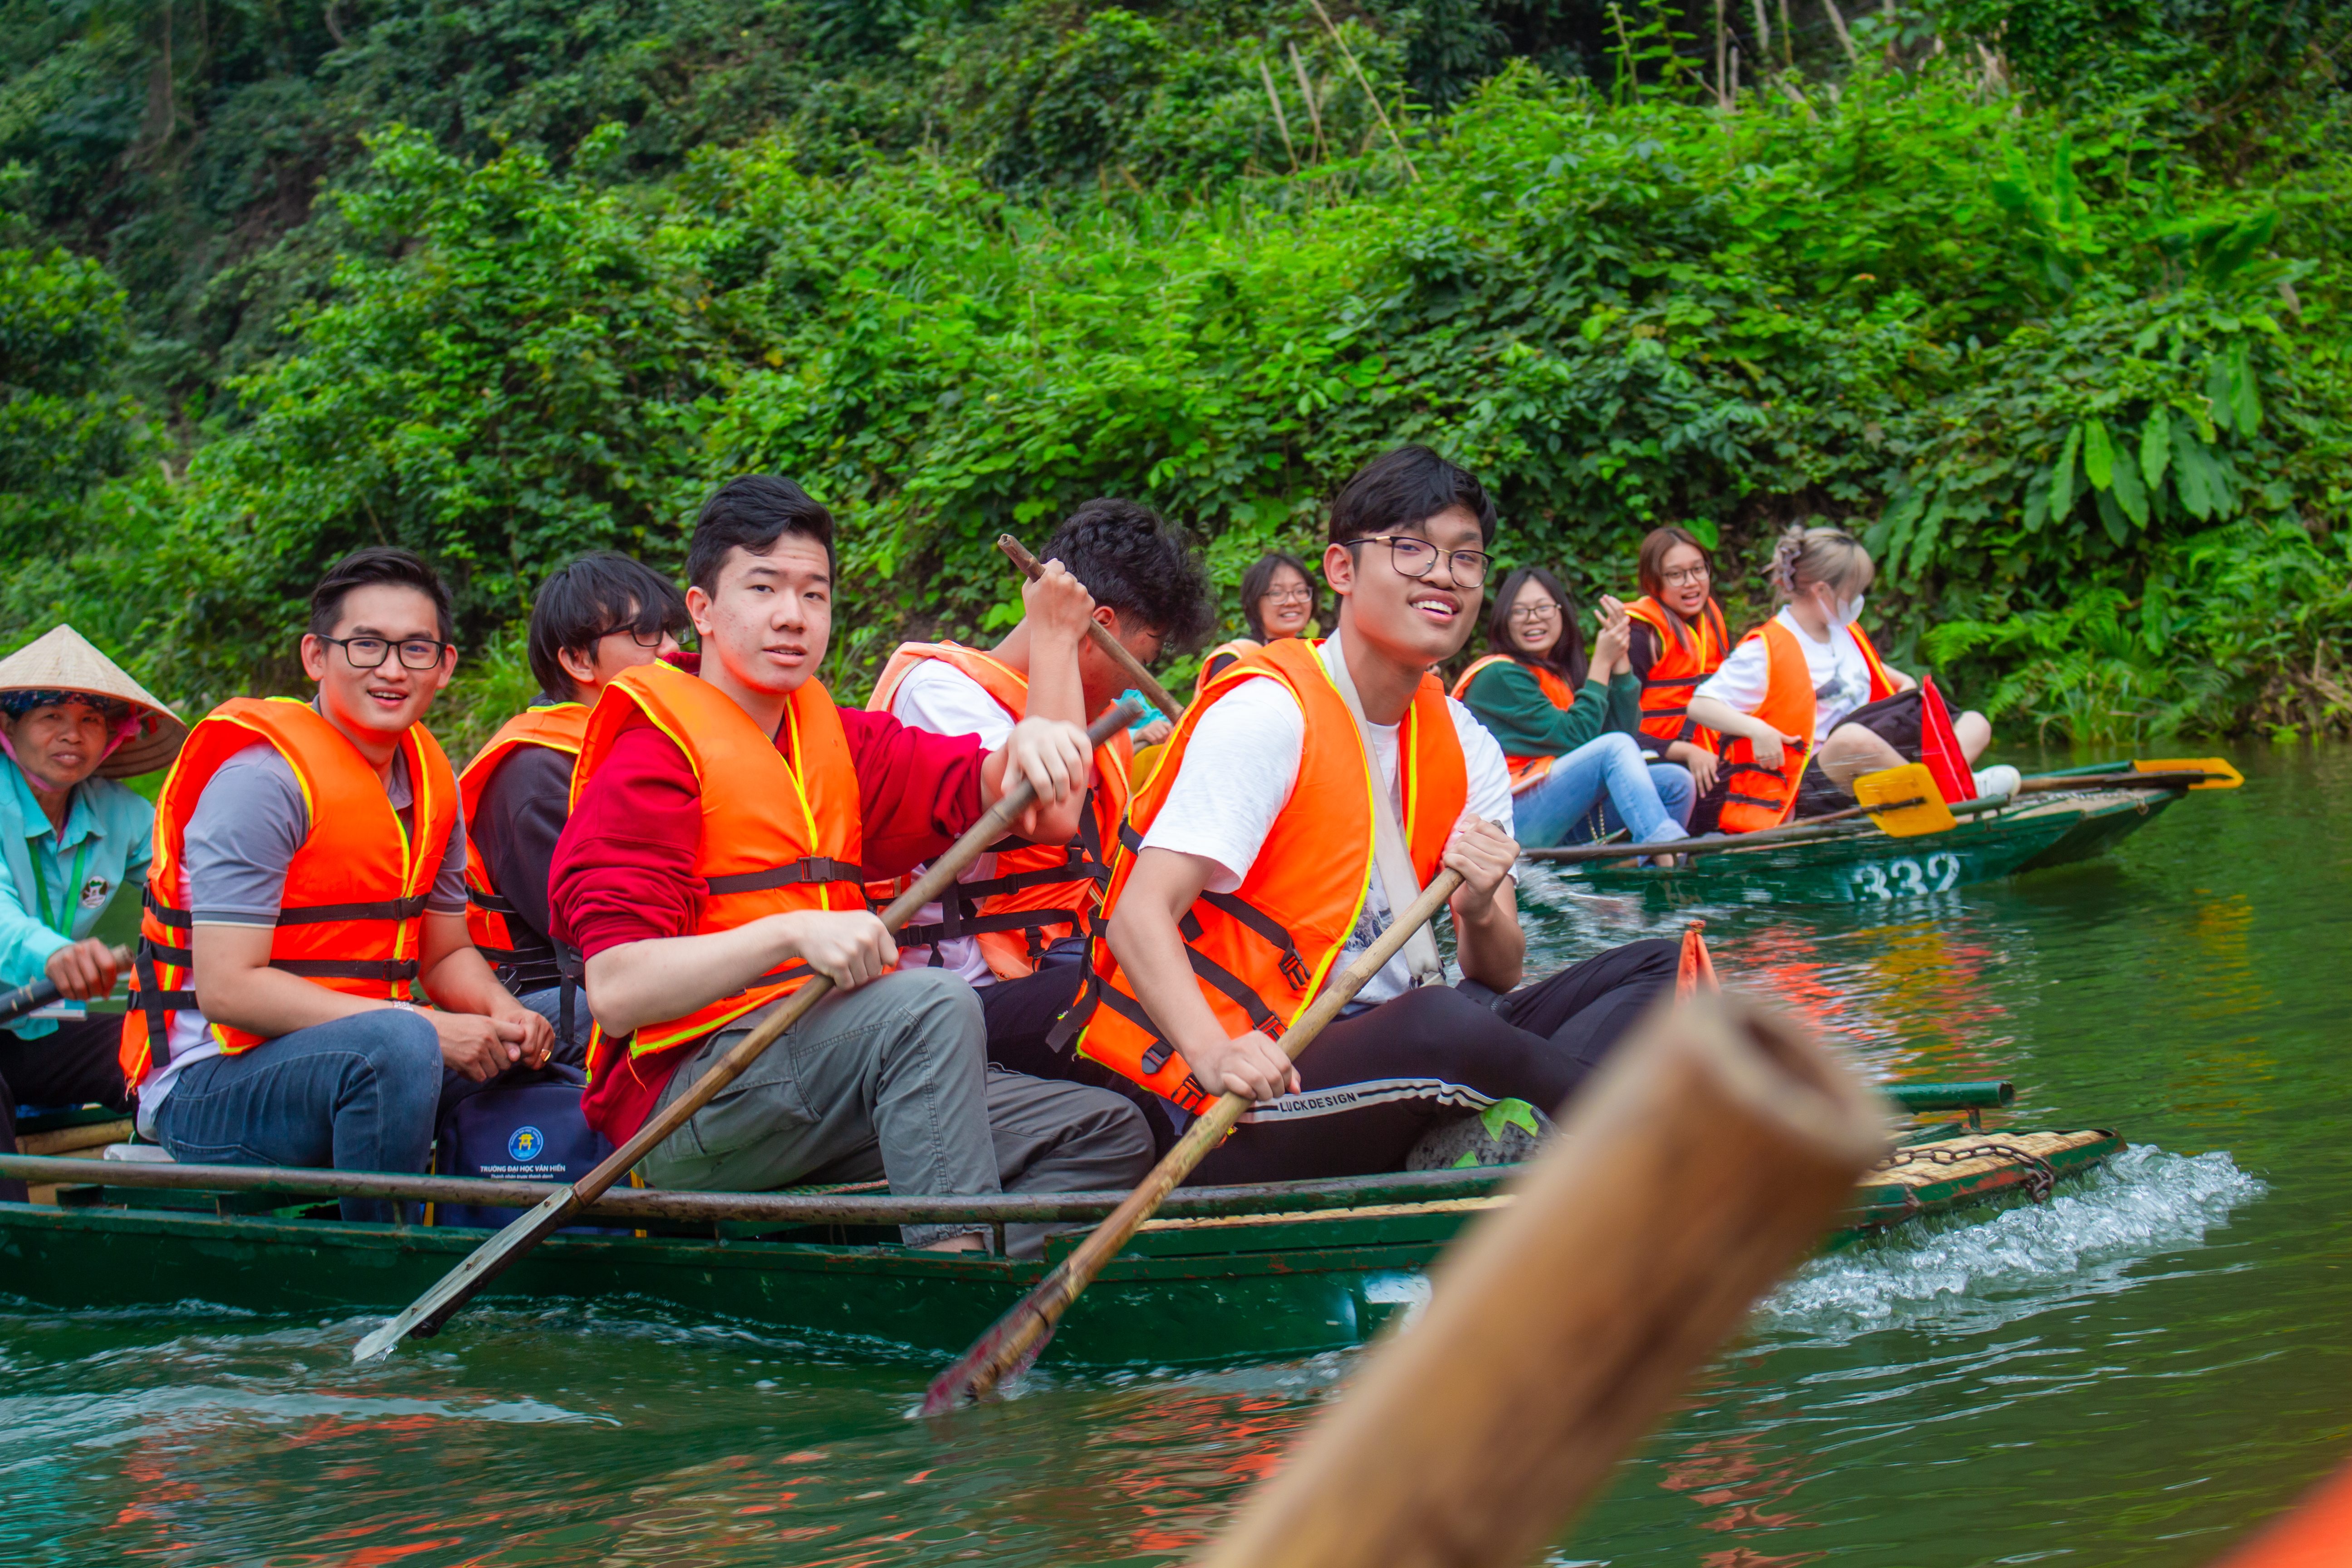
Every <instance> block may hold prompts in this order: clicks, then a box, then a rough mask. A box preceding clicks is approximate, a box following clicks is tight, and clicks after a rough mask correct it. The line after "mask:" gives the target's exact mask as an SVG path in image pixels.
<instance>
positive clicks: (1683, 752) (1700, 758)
mask: <svg viewBox="0 0 2352 1568" xmlns="http://www.w3.org/2000/svg"><path fill="white" fill-rule="evenodd" d="M1666 761H1668V762H1670V763H1681V764H1682V765H1683V766H1684V767H1685V768H1688V769H1689V770H1690V776H1691V787H1692V788H1693V789H1695V790H1696V791H1697V792H1698V793H1699V794H1701V795H1705V794H1706V792H1707V791H1709V790H1711V789H1713V788H1714V787H1715V775H1716V774H1717V773H1720V772H1722V771H1723V759H1722V758H1721V757H1719V756H1717V755H1716V754H1715V753H1714V752H1710V751H1708V750H1707V749H1706V747H1705V746H1702V745H1700V744H1699V743H1698V742H1696V741H1676V742H1673V743H1672V744H1671V745H1669V746H1667V747H1666Z"/></svg>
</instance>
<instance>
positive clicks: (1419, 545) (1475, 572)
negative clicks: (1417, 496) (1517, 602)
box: [1342, 533, 1495, 588]
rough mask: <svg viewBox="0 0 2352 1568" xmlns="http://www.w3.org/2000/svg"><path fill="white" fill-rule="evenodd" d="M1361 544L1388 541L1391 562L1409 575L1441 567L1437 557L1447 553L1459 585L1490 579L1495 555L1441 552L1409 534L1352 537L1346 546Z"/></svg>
mask: <svg viewBox="0 0 2352 1568" xmlns="http://www.w3.org/2000/svg"><path fill="white" fill-rule="evenodd" d="M1359 544H1385V545H1387V546H1388V547H1389V562H1390V563H1391V565H1393V566H1395V568H1396V569H1397V571H1398V572H1399V573H1400V574H1402V575H1404V576H1407V577H1426V576H1428V575H1429V574H1431V573H1432V572H1434V571H1436V570H1437V558H1438V557H1439V556H1440V555H1444V557H1445V558H1446V560H1447V562H1448V563H1450V564H1451V565H1452V566H1453V569H1454V586H1456V587H1458V588H1475V587H1478V586H1480V585H1482V584H1485V582H1486V568H1487V567H1489V566H1491V565H1493V564H1494V563H1495V558H1494V557H1493V556H1491V555H1489V554H1487V553H1486V552H1485V551H1483V550H1444V551H1441V550H1440V549H1438V548H1437V546H1435V545H1434V544H1432V543H1431V542H1429V541H1427V540H1426V539H1415V538H1414V537H1413V536H1412V535H1411V534H1409V533H1368V534H1366V535H1364V536H1363V537H1362V538H1360V539H1350V540H1349V541H1347V542H1346V543H1345V545H1343V546H1342V548H1344V549H1349V550H1353V549H1354V548H1355V547H1356V546H1357V545H1359Z"/></svg>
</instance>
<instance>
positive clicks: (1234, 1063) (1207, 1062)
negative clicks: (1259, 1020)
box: [1184, 1029, 1298, 1104]
mask: <svg viewBox="0 0 2352 1568" xmlns="http://www.w3.org/2000/svg"><path fill="white" fill-rule="evenodd" d="M1184 1062H1185V1065H1186V1066H1188V1067H1190V1068H1192V1076H1193V1077H1194V1078H1196V1079H1199V1080H1200V1083H1201V1087H1202V1089H1207V1090H1208V1091H1209V1092H1210V1093H1212V1094H1238V1095H1241V1096H1243V1097H1244V1098H1245V1099H1247V1100H1249V1101H1250V1102H1251V1103H1252V1104H1261V1103H1263V1102H1265V1101H1266V1100H1277V1099H1279V1098H1281V1097H1282V1096H1283V1095H1285V1094H1296V1093H1297V1092H1298V1068H1297V1067H1295V1066H1294V1065H1292V1063H1291V1060H1290V1057H1289V1055H1288V1054H1287V1053H1286V1052H1285V1051H1284V1050H1283V1048H1282V1047H1280V1046H1277V1045H1276V1044H1275V1043H1274V1041H1272V1040H1271V1039H1269V1038H1267V1037H1265V1035H1263V1034H1260V1033H1259V1032H1258V1031H1257V1030H1255V1029H1252V1030H1251V1031H1250V1032H1249V1033H1248V1034H1246V1035H1236V1036H1234V1037H1231V1038H1230V1039H1226V1040H1223V1041H1220V1042H1219V1043H1217V1044H1215V1045H1210V1044H1208V1043H1206V1042H1202V1044H1201V1045H1200V1046H1198V1047H1195V1048H1194V1049H1192V1050H1190V1051H1187V1052H1186V1053H1185V1054H1184Z"/></svg>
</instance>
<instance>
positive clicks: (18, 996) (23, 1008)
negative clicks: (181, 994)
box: [0, 947, 131, 1024]
mask: <svg viewBox="0 0 2352 1568" xmlns="http://www.w3.org/2000/svg"><path fill="white" fill-rule="evenodd" d="M114 963H115V966H116V967H117V968H121V969H128V968H130V967H131V950H130V949H129V948H124V947H118V948H116V949H114ZM57 999H58V983H57V982H56V981H54V980H36V981H34V982H33V983H32V984H30V985H19V986H17V987H16V989H15V990H14V991H0V1024H13V1023H15V1022H16V1020H17V1019H19V1018H21V1017H23V1016H25V1015H26V1014H27V1013H30V1012H32V1011H33V1010H34V1009H35V1008H37V1007H46V1006H47V1005H49V1004H50V1003H52V1002H54V1001H56V1000H57Z"/></svg>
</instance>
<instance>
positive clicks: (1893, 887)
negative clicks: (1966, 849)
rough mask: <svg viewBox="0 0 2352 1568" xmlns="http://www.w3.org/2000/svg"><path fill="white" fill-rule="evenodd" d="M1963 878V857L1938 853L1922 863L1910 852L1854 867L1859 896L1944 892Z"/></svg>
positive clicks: (1900, 896) (1904, 896) (1912, 896)
mask: <svg viewBox="0 0 2352 1568" xmlns="http://www.w3.org/2000/svg"><path fill="white" fill-rule="evenodd" d="M1959 879H1960V858H1959V857H1958V856H1957V855H1948V854H1942V853H1937V854H1934V855H1930V856H1928V857H1927V860H1926V861H1925V862H1924V863H1923V862H1921V861H1917V860H1914V859H1913V858H1911V857H1909V856H1908V855H1906V856H1903V857H1902V858H1899V859H1894V860H1884V861H1879V862H1877V863H1875V864H1873V865H1867V866H1856V867H1855V868H1853V896H1854V897H1855V898H1857V899H1916V898H1922V897H1924V896H1926V895H1927V894H1929V893H1941V892H1944V891H1947V890H1948V889H1950V888H1951V887H1952V886H1953V885H1954V884H1956V883H1958V881H1959Z"/></svg>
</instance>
